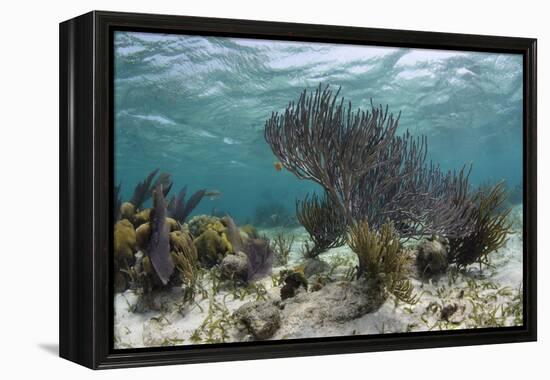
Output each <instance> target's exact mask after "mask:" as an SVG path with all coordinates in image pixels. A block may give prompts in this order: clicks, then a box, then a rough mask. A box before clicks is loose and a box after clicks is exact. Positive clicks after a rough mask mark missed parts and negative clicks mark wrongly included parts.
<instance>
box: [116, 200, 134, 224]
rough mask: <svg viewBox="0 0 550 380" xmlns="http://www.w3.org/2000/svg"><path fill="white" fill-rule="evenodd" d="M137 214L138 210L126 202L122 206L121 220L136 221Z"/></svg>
mask: <svg viewBox="0 0 550 380" xmlns="http://www.w3.org/2000/svg"><path fill="white" fill-rule="evenodd" d="M135 214H136V208H135V207H134V205H133V204H131V203H130V202H124V203H123V204H121V205H120V219H128V220H129V221H133V220H134V216H135Z"/></svg>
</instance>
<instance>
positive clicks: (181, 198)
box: [168, 186, 206, 223]
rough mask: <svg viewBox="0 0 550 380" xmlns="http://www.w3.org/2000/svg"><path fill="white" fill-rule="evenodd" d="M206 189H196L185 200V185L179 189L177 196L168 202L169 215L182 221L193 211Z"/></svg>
mask: <svg viewBox="0 0 550 380" xmlns="http://www.w3.org/2000/svg"><path fill="white" fill-rule="evenodd" d="M205 193H206V189H201V190H198V191H196V192H195V193H194V194H193V195H191V197H190V198H189V199H188V200H185V195H186V194H187V186H185V187H184V188H183V189H181V190H180V192H179V193H178V196H177V197H172V199H171V200H170V203H169V204H168V212H169V214H170V216H171V217H173V218H174V219H176V220H177V221H178V222H180V223H184V222H185V220H186V219H187V217H188V216H189V214H191V212H193V210H194V209H195V207H197V205H198V204H199V202H200V201H201V200H202V198H203V197H204V194H205Z"/></svg>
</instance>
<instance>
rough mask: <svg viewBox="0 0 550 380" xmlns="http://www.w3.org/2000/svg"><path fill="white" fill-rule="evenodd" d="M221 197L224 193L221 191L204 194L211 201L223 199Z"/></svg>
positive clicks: (208, 191)
mask: <svg viewBox="0 0 550 380" xmlns="http://www.w3.org/2000/svg"><path fill="white" fill-rule="evenodd" d="M221 195H222V192H221V191H219V190H206V192H205V193H204V196H205V197H208V198H209V199H210V200H211V201H213V200H214V199H217V198H219V197H221Z"/></svg>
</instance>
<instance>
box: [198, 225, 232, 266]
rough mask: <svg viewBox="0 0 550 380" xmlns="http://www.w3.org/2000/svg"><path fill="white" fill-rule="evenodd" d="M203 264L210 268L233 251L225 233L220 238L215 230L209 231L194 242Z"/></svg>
mask: <svg viewBox="0 0 550 380" xmlns="http://www.w3.org/2000/svg"><path fill="white" fill-rule="evenodd" d="M193 243H194V244H195V247H196V249H197V254H198V257H199V261H200V262H201V264H202V265H203V266H205V267H207V268H210V267H212V266H214V265H216V264H218V263H219V262H220V261H221V260H222V259H223V257H224V256H225V255H226V254H228V253H231V252H232V251H233V249H232V247H231V243H229V241H228V240H227V236H226V235H225V233H222V235H221V236H220V235H219V234H218V233H217V232H216V231H215V230H212V229H207V230H206V231H204V232H203V233H202V234H201V235H200V236H199V237H198V238H196V239H195V240H194V242H193Z"/></svg>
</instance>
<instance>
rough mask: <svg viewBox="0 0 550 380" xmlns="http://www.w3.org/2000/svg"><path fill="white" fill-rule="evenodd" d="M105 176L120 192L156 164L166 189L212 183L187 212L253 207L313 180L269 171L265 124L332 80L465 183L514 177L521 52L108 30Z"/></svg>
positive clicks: (513, 181) (518, 153)
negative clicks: (383, 114) (381, 112)
mask: <svg viewBox="0 0 550 380" xmlns="http://www.w3.org/2000/svg"><path fill="white" fill-rule="evenodd" d="M114 38H115V41H114V43H115V181H116V183H120V184H121V185H122V199H129V198H130V197H131V195H132V191H133V188H134V186H135V184H136V183H137V182H138V181H140V180H142V179H143V178H144V177H145V176H146V175H147V174H148V173H149V172H150V171H152V170H153V169H156V168H160V170H161V171H163V172H168V173H171V174H172V177H173V181H174V187H175V189H176V190H179V188H181V187H183V186H184V185H187V186H188V188H189V191H195V190H198V189H200V188H206V189H210V190H218V191H220V192H221V193H222V196H221V197H218V198H215V199H208V198H205V199H204V200H203V201H202V202H201V203H200V204H199V206H198V207H197V209H196V210H195V214H197V213H210V212H219V213H225V212H227V213H229V214H231V215H232V216H234V217H235V218H236V219H237V220H238V221H239V222H240V223H243V222H245V221H247V220H252V219H253V216H254V212H255V210H256V209H257V208H258V207H260V206H262V205H266V204H273V203H280V204H282V205H283V206H284V207H286V208H287V209H288V211H289V212H290V213H293V210H294V204H295V200H296V199H297V198H298V199H302V198H303V197H304V196H305V195H306V194H307V193H308V192H310V191H312V190H316V189H318V187H317V186H316V185H315V184H313V183H311V182H308V181H300V180H299V179H297V178H296V177H295V176H294V175H293V174H291V173H290V172H288V171H286V170H282V171H277V170H275V168H274V162H275V161H276V158H275V157H274V155H273V154H272V152H271V149H270V148H269V146H268V145H267V143H266V142H265V140H264V136H263V130H264V123H265V121H266V119H267V118H269V117H270V115H271V113H272V112H274V111H279V112H280V111H282V110H284V107H285V106H286V105H287V104H288V102H289V101H292V100H296V99H297V98H298V96H299V94H300V92H301V91H302V90H303V89H304V88H307V89H310V90H314V89H315V88H316V87H317V86H318V85H319V84H320V83H321V84H323V85H326V84H328V85H331V86H334V87H336V88H337V87H341V95H343V96H344V97H345V98H346V99H348V100H350V101H351V102H352V103H353V106H354V107H362V108H368V107H369V104H370V99H372V100H373V102H374V103H375V104H384V105H385V104H388V105H389V107H390V111H391V112H394V113H395V114H397V113H398V112H399V111H401V113H402V114H401V119H400V130H401V131H405V129H409V131H410V132H411V133H412V134H426V135H427V136H428V149H429V155H430V157H431V158H432V159H433V160H434V161H437V162H439V163H441V165H442V166H443V167H444V168H448V169H454V168H460V167H461V166H462V165H463V164H465V163H473V171H472V174H471V177H470V180H471V183H472V185H473V186H476V185H479V184H483V183H488V182H496V181H499V180H506V182H507V184H508V186H509V187H510V188H513V187H516V186H518V185H519V186H521V178H522V91H523V89H522V57H521V56H520V55H509V54H495V53H472V52H455V51H435V50H422V49H402V48H389V47H388V48H386V47H368V46H353V45H331V44H314V43H309V42H308V43H300V42H282V41H268V40H252V39H236V38H218V37H216V38H214V37H208V38H207V37H200V36H184V35H165V34H152V33H133V32H132V33H131V32H117V33H115V37H114Z"/></svg>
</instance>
